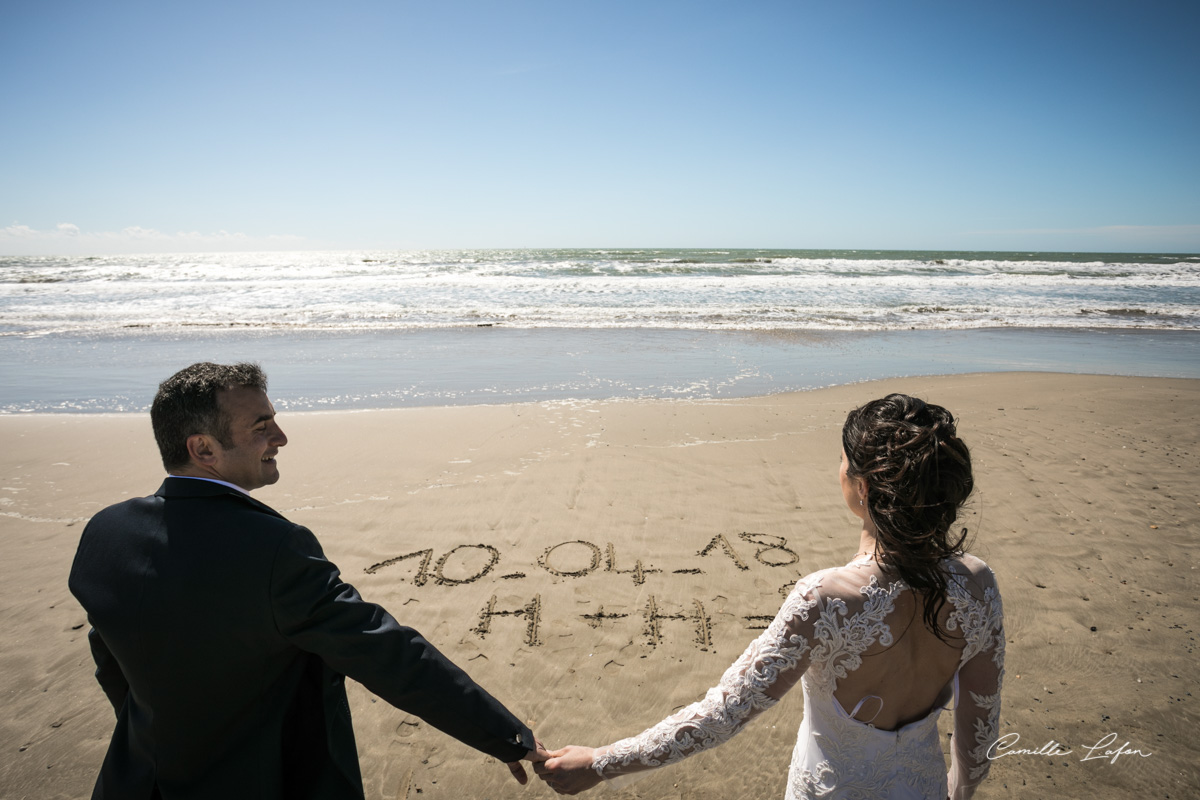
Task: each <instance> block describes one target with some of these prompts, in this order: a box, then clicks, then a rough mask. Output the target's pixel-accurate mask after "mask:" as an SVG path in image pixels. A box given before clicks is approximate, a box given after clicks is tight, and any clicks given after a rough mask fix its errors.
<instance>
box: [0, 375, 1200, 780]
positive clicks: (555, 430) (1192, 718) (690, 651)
mask: <svg viewBox="0 0 1200 800" xmlns="http://www.w3.org/2000/svg"><path fill="white" fill-rule="evenodd" d="M268 366H269V365H268ZM890 391H903V392H907V393H910V394H915V395H918V396H921V397H924V398H926V399H928V400H930V401H932V402H937V403H940V404H942V405H945V406H946V407H948V408H949V409H951V410H952V411H953V412H954V413H955V414H956V416H958V417H959V419H960V428H959V431H960V434H961V435H962V437H963V438H964V439H965V440H966V441H967V442H968V444H969V445H970V446H971V447H972V450H973V454H974V459H975V469H976V482H977V487H978V489H977V492H976V494H975V495H974V497H973V498H972V500H971V501H970V503H969V504H968V508H967V509H966V512H965V514H964V517H963V519H962V522H963V524H964V525H965V526H966V527H968V529H969V530H970V532H971V533H972V535H973V536H974V539H975V541H974V544H973V545H972V546H971V548H970V549H971V551H972V552H974V553H975V554H977V555H979V556H980V557H982V558H983V559H985V560H986V561H987V562H988V563H989V564H990V565H991V566H992V568H993V569H994V570H995V572H996V574H997V576H998V578H999V581H1000V585H1001V589H1002V591H1003V594H1004V601H1005V610H1006V624H1007V636H1008V640H1009V643H1008V661H1007V678H1006V682H1005V685H1004V690H1003V702H1004V708H1003V712H1002V733H1003V734H1005V735H1006V736H1008V737H1009V738H1008V739H1007V740H1006V741H1008V742H1010V743H1011V744H1010V749H1011V750H1012V751H1016V750H1025V751H1027V752H1023V753H1021V752H1010V754H1009V755H1005V756H1002V757H1000V758H998V759H997V760H996V761H995V763H994V766H993V769H992V775H991V777H990V778H989V780H988V782H987V783H986V784H985V786H984V787H983V788H982V789H981V791H980V792H979V794H978V795H977V796H979V797H983V798H1001V797H1004V798H1009V797H1011V798H1040V797H1081V796H1085V795H1086V796H1088V797H1091V798H1095V800H1102V799H1103V798H1126V797H1133V796H1137V797H1158V798H1182V797H1187V796H1194V794H1195V792H1196V787H1197V786H1200V768H1198V767H1197V764H1198V763H1200V744H1197V741H1196V737H1195V731H1196V730H1197V728H1198V726H1200V713H1198V711H1197V706H1196V699H1195V698H1194V697H1193V692H1194V690H1195V686H1196V684H1197V682H1196V667H1195V665H1196V656H1195V652H1194V651H1195V647H1196V620H1197V619H1200V615H1198V613H1197V612H1198V610H1200V609H1198V607H1200V599H1198V598H1200V575H1198V574H1197V569H1196V566H1197V563H1198V561H1200V559H1198V558H1197V550H1198V548H1197V539H1196V532H1197V531H1198V530H1200V502H1198V501H1200V492H1197V487H1198V482H1197V475H1200V381H1198V380H1185V379H1165V378H1130V377H1100V376H1086V375H1061V374H1047V373H1004V374H968V375H955V376H946V377H926V378H903V379H896V380H888V381H877V382H871V383H860V384H855V385H849V386H841V387H837V388H830V389H820V390H814V391H808V392H800V393H792V394H780V395H772V396H768V397H759V398H745V399H730V400H703V401H686V400H627V401H561V402H544V403H523V404H509V405H494V406H463V407H442V408H396V409H387V410H373V411H361V412H357V411H346V412H305V413H287V414H281V416H280V424H281V425H282V427H283V428H284V430H285V431H286V432H287V434H288V436H289V437H290V443H289V445H288V446H287V447H286V449H284V450H283V452H282V453H281V455H280V458H279V462H280V468H281V471H282V475H283V477H282V479H281V480H280V482H279V483H278V484H277V485H275V486H273V487H269V488H267V489H263V490H261V491H259V492H256V497H258V498H259V499H261V500H263V501H264V502H266V503H268V504H270V505H272V506H273V507H275V508H276V509H278V510H280V511H281V512H283V513H284V514H285V515H286V516H288V517H289V518H290V519H292V520H294V521H296V522H299V523H302V524H305V525H307V526H309V527H310V528H311V529H312V530H313V531H314V532H315V533H316V534H317V536H318V538H320V540H321V541H322V543H323V545H324V547H325V551H326V553H327V555H328V556H329V557H330V558H331V559H332V560H333V561H335V562H336V563H337V564H339V566H340V567H341V569H342V572H343V575H344V576H345V578H346V579H347V580H348V581H349V582H351V583H353V584H354V585H355V586H357V587H358V589H359V590H360V591H361V592H362V594H363V595H364V596H365V597H366V599H368V600H371V601H374V602H377V603H380V604H381V605H383V606H384V607H386V608H387V609H388V610H389V611H391V612H392V614H393V615H395V616H396V617H397V618H398V619H399V620H400V621H401V622H402V623H404V624H407V625H411V626H413V627H415V628H417V629H418V630H420V631H421V632H422V633H424V634H425V635H426V636H427V637H428V638H429V639H431V640H432V641H433V642H434V643H435V644H436V645H437V646H438V647H440V648H441V649H442V650H443V651H445V652H446V653H447V654H448V655H450V656H451V657H452V658H453V659H454V660H455V661H456V662H458V663H459V664H460V665H462V666H463V667H464V668H465V669H467V670H468V671H469V672H470V673H471V674H472V676H473V677H475V678H476V679H477V680H478V681H479V682H480V683H482V684H483V685H484V686H485V687H487V688H488V689H489V690H490V691H492V692H493V693H494V694H495V695H497V696H498V697H499V698H500V699H501V700H503V701H504V702H505V703H506V704H507V705H508V706H509V707H510V708H511V709H512V710H513V711H514V712H515V713H517V714H518V715H519V716H522V717H523V718H525V719H526V720H527V721H528V722H529V723H530V724H531V726H532V727H533V728H534V730H535V731H536V732H537V733H538V735H539V736H540V737H541V738H542V740H543V741H544V742H545V743H546V744H547V745H549V746H551V747H554V746H559V745H563V744H567V743H577V744H591V745H599V744H604V743H607V742H610V741H613V740H614V739H617V738H621V737H624V736H628V735H632V734H634V733H637V732H639V731H641V730H642V729H643V728H645V727H646V726H648V725H650V724H652V723H655V722H657V721H658V720H659V719H661V718H662V717H663V716H664V715H666V714H667V713H669V712H670V711H672V710H673V709H676V708H678V707H680V706H682V705H685V704H687V703H690V702H692V701H693V700H695V699H697V698H698V697H699V696H701V695H702V694H703V692H704V690H705V689H707V688H708V687H709V686H711V685H712V684H714V683H715V682H716V681H717V679H718V678H719V677H720V674H721V673H722V671H723V670H724V669H725V667H726V666H727V665H728V664H729V663H730V662H731V661H733V659H734V658H736V657H737V656H738V655H739V654H740V653H741V651H742V649H743V648H744V647H745V645H746V644H747V643H748V642H749V641H750V640H751V639H752V638H753V637H754V636H755V635H757V631H758V630H759V629H761V628H762V627H764V626H765V625H766V622H767V621H769V619H770V618H771V617H772V616H773V615H774V613H775V611H776V610H777V608H778V606H779V603H780V602H781V600H782V598H783V595H784V594H785V593H786V591H787V590H788V589H789V588H790V586H791V585H792V584H793V583H794V581H795V580H796V579H797V578H798V577H799V576H801V575H804V574H806V573H808V572H811V571H813V570H816V569H820V568H823V567H827V566H833V565H837V564H843V563H845V562H846V561H848V560H849V559H850V558H851V557H852V556H853V554H854V552H855V549H856V546H857V543H858V529H857V528H856V527H855V525H854V524H853V523H854V521H855V520H854V519H853V517H852V516H851V515H850V513H849V511H847V510H846V508H845V507H844V506H843V504H842V497H841V494H840V492H839V488H838V483H837V467H838V455H839V432H840V427H841V423H842V420H843V419H844V417H845V414H846V412H847V411H848V410H849V409H850V408H852V407H854V406H856V405H859V404H861V403H863V402H865V401H867V400H869V399H872V398H874V397H877V396H881V395H883V394H886V393H887V392H890ZM0 442H2V443H3V446H2V447H0V531H2V532H3V535H2V541H3V544H4V551H3V553H4V558H3V559H2V560H0V598H2V600H0V618H2V620H3V636H4V643H3V647H2V648H0V691H2V692H3V698H4V701H5V703H4V705H5V709H6V713H5V714H4V716H3V719H2V721H0V752H2V753H3V758H2V759H0V797H4V798H13V799H14V800H16V799H18V798H43V799H48V798H80V797H86V796H88V794H89V793H90V790H91V786H92V782H93V780H94V777H95V773H96V770H97V769H98V767H99V764H100V761H101V759H102V757H103V754H104V752H105V749H106V747H107V742H108V738H109V734H110V733H111V729H112V724H113V714H112V710H111V708H110V707H109V706H108V704H107V701H106V700H105V699H104V696H103V694H102V693H101V691H100V689H99V687H98V686H97V684H96V683H95V681H94V679H93V678H92V670H93V666H92V662H91V657H90V654H89V651H88V647H87V641H86V634H87V624H86V620H85V618H84V614H83V611H82V609H81V608H80V607H79V605H78V603H76V602H75V600H74V598H73V597H72V596H71V595H70V593H69V592H68V591H67V573H68V570H69V568H70V565H71V559H72V557H73V555H74V552H75V547H76V544H77V542H78V538H79V534H80V532H81V530H82V528H83V525H84V524H85V523H86V521H87V519H88V518H89V517H90V516H91V515H92V514H94V513H95V512H96V511H98V510H99V509H101V508H102V507H104V506H106V505H108V504H110V503H113V502H116V501H118V500H121V499H124V498H126V497H131V496H138V495H146V494H150V493H152V492H153V491H154V490H155V489H156V488H157V487H158V485H159V483H160V482H161V479H162V470H161V466H160V464H159V462H158V458H157V452H156V450H155V447H154V443H153V438H152V436H151V433H150V426H149V421H148V418H147V417H146V416H145V415H140V414H139V415H132V414H131V415H117V414H98V415H78V414H69V415H68V414H62V415H56V414H38V415H7V416H0ZM348 689H349V693H350V700H351V705H352V710H353V714H354V720H355V730H356V733H357V737H358V746H359V753H360V760H361V764H362V770H363V777H364V780H365V783H366V787H367V796H368V797H374V798H414V797H417V796H420V797H426V798H460V797H478V798H485V797H486V798H510V797H511V798H516V797H533V796H537V797H550V796H552V795H553V793H552V792H551V791H550V790H549V789H548V788H546V787H544V786H542V785H541V784H540V783H537V782H535V783H534V784H533V785H531V786H528V787H524V788H522V787H520V786H518V785H517V784H516V783H515V782H513V781H512V779H511V778H510V777H509V776H508V772H507V770H506V769H504V767H503V766H502V765H500V764H498V763H496V762H495V761H493V760H491V759H489V758H488V757H486V756H484V755H482V754H480V753H478V752H476V751H473V750H471V749H469V748H467V747H465V746H463V745H461V744H459V743H458V742H456V741H454V740H452V739H450V738H449V737H447V736H445V735H443V734H441V733H439V732H438V731H436V730H433V729H431V728H430V727H429V726H428V725H426V724H424V723H422V722H420V721H419V720H417V719H414V718H411V717H409V716H407V715H405V714H404V713H402V712H400V711H398V710H396V709H394V708H392V707H390V706H388V705H386V704H385V703H383V702H382V701H377V700H376V698H374V697H372V696H371V695H370V693H368V692H367V691H366V690H365V689H364V688H363V687H361V686H360V685H358V684H354V683H352V682H351V683H349V684H348ZM802 711H803V703H802V698H801V696H800V693H799V692H798V691H796V692H793V693H792V694H791V695H789V696H788V697H787V698H785V700H784V701H783V702H782V703H781V704H780V705H779V706H778V707H777V708H775V709H774V710H772V711H771V712H769V713H768V714H766V715H765V716H764V717H763V718H762V719H760V720H759V721H758V722H757V723H756V724H754V725H753V726H751V727H750V728H748V729H746V730H745V731H743V732H742V733H741V734H740V735H739V736H738V737H737V738H735V739H734V740H732V741H731V742H729V743H727V744H726V745H725V746H723V747H721V748H719V749H718V750H715V751H713V752H710V753H706V754H703V755H701V756H698V757H696V758H693V759H690V760H688V761H686V762H684V763H682V764H679V765H674V766H671V767H667V768H664V769H662V770H659V771H657V772H656V773H655V774H652V775H650V776H649V777H646V778H645V779H643V780H642V781H640V782H638V783H636V784H634V786H632V787H631V788H629V789H627V790H625V791H624V792H623V793H622V794H624V795H625V796H628V797H631V798H634V797H637V798H677V797H678V798H727V797H767V798H770V797H782V795H783V787H784V781H785V778H786V771H787V766H788V763H789V760H790V755H791V748H792V744H793V742H794V739H795V735H796V729H797V727H798V726H799V722H800V717H801V715H802ZM949 719H950V715H949V714H948V713H947V714H946V715H944V716H943V723H942V724H943V728H944V729H945V730H948V721H949ZM1014 735H1015V738H1014ZM947 743H948V742H947ZM1054 745H1057V746H1054ZM1067 751H1069V752H1067ZM607 792H608V790H606V789H602V788H601V789H596V790H594V792H593V794H599V793H607Z"/></svg>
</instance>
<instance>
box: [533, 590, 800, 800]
mask: <svg viewBox="0 0 1200 800" xmlns="http://www.w3.org/2000/svg"><path fill="white" fill-rule="evenodd" d="M818 586H819V578H818V577H817V576H810V577H809V578H806V579H804V580H803V581H801V582H800V583H798V584H797V586H796V588H795V589H793V590H792V593H791V594H790V595H789V596H788V599H787V600H786V601H784V604H783V607H782V608H781V609H780V610H779V613H778V614H777V615H776V617H775V619H774V621H772V622H771V624H770V625H769V626H768V627H767V629H766V630H765V631H763V633H762V635H760V636H759V637H758V638H757V639H755V640H754V641H753V642H751V643H750V646H749V647H747V648H746V651H745V652H744V653H742V655H741V656H740V657H739V658H738V659H737V660H736V661H734V662H733V664H732V665H731V666H730V667H729V669H727V670H726V671H725V674H724V675H722V676H721V680H720V682H719V683H718V684H717V685H716V686H714V687H713V688H711V689H709V690H708V692H707V693H706V694H705V696H704V699H702V700H699V701H697V702H695V703H693V704H692V705H690V706H687V707H686V708H684V709H682V710H680V711H677V712H676V713H674V714H672V715H671V716H669V717H667V718H666V719H664V720H663V721H662V722H660V723H658V724H657V725H655V726H653V727H651V728H648V729H646V730H645V731H643V732H642V733H640V734H638V735H637V736H633V737H631V738H628V739H622V740H621V741H619V742H615V743H613V744H610V745H608V746H606V747H601V748H598V749H596V750H591V749H590V748H579V747H569V748H564V749H563V750H560V751H557V752H555V753H553V754H552V758H551V759H550V760H549V761H547V762H546V763H545V764H544V765H542V766H543V767H544V769H542V770H539V773H540V774H544V775H546V776H549V777H547V781H548V782H549V783H550V784H551V786H553V787H555V788H556V789H558V790H559V791H562V792H564V793H568V794H574V793H575V792H577V791H582V790H583V789H586V788H590V787H591V786H594V785H595V784H596V783H598V782H599V781H600V779H601V778H603V779H605V780H611V779H614V778H619V777H620V776H624V775H629V774H632V773H636V772H641V771H644V770H648V769H653V768H655V767H659V766H662V765H665V764H671V763H674V762H676V761H679V760H681V759H683V758H686V757H687V756H690V755H693V754H694V753H699V752H701V751H703V750H708V749H710V748H712V747H716V746H717V745H719V744H721V743H723V742H725V741H727V740H729V739H730V738H731V737H733V736H734V734H736V733H737V732H738V731H740V730H741V729H742V728H743V727H744V726H745V725H746V724H747V723H748V722H750V721H751V720H752V719H754V718H755V717H757V716H758V715H759V714H761V713H762V712H763V711H765V710H767V709H768V708H770V707H771V706H773V705H775V704H776V703H777V702H778V701H779V699H780V698H782V697H783V695H784V694H786V693H787V691H788V690H789V689H791V688H792V687H793V686H794V685H796V683H797V682H798V681H799V680H800V677H801V676H802V675H803V674H804V671H805V669H807V668H808V663H809V654H810V651H811V645H810V641H811V640H812V638H813V627H814V623H815V622H816V620H817V617H818V613H815V611H814V609H816V607H817V606H818V603H819V596H818V593H817V590H818ZM589 757H590V760H589ZM589 768H590V769H589ZM586 771H590V772H591V774H590V775H587V774H582V773H585V772H586Z"/></svg>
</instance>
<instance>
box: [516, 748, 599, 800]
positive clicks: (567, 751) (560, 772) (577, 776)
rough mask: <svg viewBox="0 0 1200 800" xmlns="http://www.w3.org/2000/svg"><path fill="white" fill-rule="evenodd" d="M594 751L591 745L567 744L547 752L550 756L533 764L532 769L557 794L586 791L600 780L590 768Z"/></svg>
mask: <svg viewBox="0 0 1200 800" xmlns="http://www.w3.org/2000/svg"><path fill="white" fill-rule="evenodd" d="M595 753H596V751H595V749H594V748H591V747H578V746H576V745H568V746H567V747H564V748H563V749H561V750H555V751H554V752H552V753H548V754H547V755H548V756H550V757H549V758H548V759H547V760H546V761H543V762H541V763H539V764H535V765H534V767H533V771H534V772H536V773H537V775H538V777H539V778H541V779H542V780H544V781H545V782H546V783H547V784H548V785H549V786H550V788H551V789H553V790H554V791H556V792H558V793H559V794H579V793H580V792H586V791H587V790H588V789H590V788H592V787H593V786H595V785H596V784H598V783H599V782H600V776H599V775H598V774H597V773H596V770H594V769H592V759H593V757H594V755H595Z"/></svg>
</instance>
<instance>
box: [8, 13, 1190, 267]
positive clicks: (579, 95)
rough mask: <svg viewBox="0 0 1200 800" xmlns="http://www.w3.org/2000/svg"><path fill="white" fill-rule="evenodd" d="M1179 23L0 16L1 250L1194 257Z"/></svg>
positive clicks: (885, 16)
mask: <svg viewBox="0 0 1200 800" xmlns="http://www.w3.org/2000/svg"><path fill="white" fill-rule="evenodd" d="M1197 41H1200V3H1196V2H1193V1H1192V0H1187V1H1186V2H1156V1H1155V0H1144V1H1143V2H1134V1H1133V0H1128V2H1107V1H1106V0H1085V1H1083V2H1059V1H1058V0H1038V1H1037V2H1023V0H1011V1H1006V2H992V3H980V2H962V0H955V1H954V2H922V1H921V0H914V1H911V2H910V1H908V0H879V1H878V2H876V1H875V0H871V1H869V2H868V1H858V0H845V1H844V2H843V1H838V2H835V1H834V0H822V1H821V2H757V3H756V2H743V3H734V2H722V3H711V2H703V1H702V0H690V1H689V2H654V1H653V0H641V2H618V1H616V0H607V1H606V2H584V1H582V0H555V1H554V2H538V3H533V2H502V1H501V0H491V1H490V2H455V1H454V0H447V1H445V2H434V3H431V2H400V1H398V0H397V1H395V2H355V0H348V1H346V2H338V3H333V2H321V3H314V2H299V1H297V0H292V1H291V2H280V3H275V2H216V1H212V0H210V1H209V2H204V3H186V4H185V3H164V2H161V0H157V1H156V2H123V1H122V0H114V1H112V2H103V3H98V2H84V1H83V0H55V2H17V1H16V0H3V2H0V98H2V100H0V102H2V104H3V105H2V108H3V125H0V254H26V253H64V254H76V253H92V252H95V253H120V252H155V251H201V250H260V249H346V248H353V249H359V248H363V249H407V248H442V247H447V248H450V247H647V246H658V247H713V246H718V247H779V248H807V247H813V248H895V249H966V250H990V249H1000V250H1087V251H1166V252H1192V251H1200V144H1198V142H1200V56H1197V44H1196V43H1197Z"/></svg>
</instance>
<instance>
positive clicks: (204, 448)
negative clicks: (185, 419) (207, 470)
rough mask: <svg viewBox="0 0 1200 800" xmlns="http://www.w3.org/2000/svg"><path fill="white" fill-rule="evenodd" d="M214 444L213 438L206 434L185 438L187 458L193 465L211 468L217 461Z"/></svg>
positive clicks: (195, 434)
mask: <svg viewBox="0 0 1200 800" xmlns="http://www.w3.org/2000/svg"><path fill="white" fill-rule="evenodd" d="M215 444H216V443H215V442H214V441H213V437H211V436H209V435H208V434H206V433H193V434H192V435H191V436H189V437H188V438H187V450H188V456H189V457H191V459H192V462H193V463H195V464H199V465H201V466H205V467H207V466H211V465H212V464H215V463H216V461H217V454H216V448H215V446H214V445H215Z"/></svg>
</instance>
